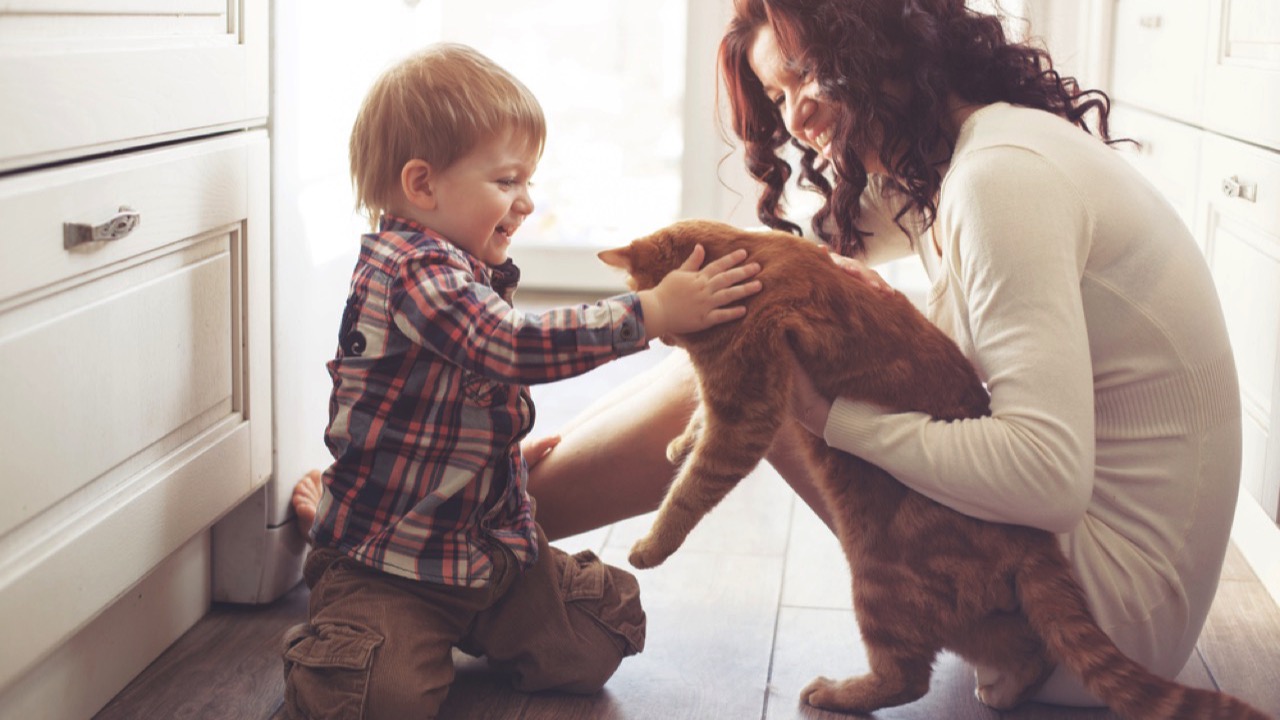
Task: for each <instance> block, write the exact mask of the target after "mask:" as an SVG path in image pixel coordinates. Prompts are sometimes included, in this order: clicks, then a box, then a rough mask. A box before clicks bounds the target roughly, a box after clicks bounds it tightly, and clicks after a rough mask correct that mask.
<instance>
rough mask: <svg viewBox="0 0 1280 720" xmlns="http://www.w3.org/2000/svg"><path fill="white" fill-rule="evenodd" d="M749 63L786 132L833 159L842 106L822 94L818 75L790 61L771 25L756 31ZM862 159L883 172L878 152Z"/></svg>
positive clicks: (865, 164) (866, 165) (870, 168)
mask: <svg viewBox="0 0 1280 720" xmlns="http://www.w3.org/2000/svg"><path fill="white" fill-rule="evenodd" d="M748 62H749V63H750V64H751V70H752V71H753V72H755V74H756V77H757V78H758V79H759V80H760V84H761V85H763V86H764V91H765V94H766V95H768V96H769V99H770V100H772V101H773V103H774V104H775V105H777V106H778V109H779V111H780V112H781V113H782V121H783V122H784V123H785V124H786V126H787V132H789V133H791V136H792V137H794V138H795V139H796V140H799V141H800V142H802V143H804V144H805V145H807V146H809V147H811V148H813V149H814V150H815V151H816V152H817V153H818V154H819V155H820V156H822V157H823V158H826V159H827V160H830V159H831V133H832V130H833V129H834V127H835V119H836V117H838V115H839V113H840V112H841V109H840V108H839V107H837V106H836V105H834V104H832V103H831V101H830V100H828V99H827V98H826V97H824V96H823V95H822V94H821V92H820V91H819V89H818V83H817V80H816V78H814V77H812V76H805V75H802V74H801V73H800V72H799V71H797V70H796V69H795V68H794V67H792V66H790V65H789V64H788V62H787V58H786V57H784V56H783V54H782V51H781V49H780V48H779V47H778V39H777V36H776V35H775V34H774V31H773V28H772V27H770V26H769V25H768V24H765V25H762V26H760V29H759V30H758V31H757V32H756V38H755V42H754V43H752V45H751V55H750V57H749V58H748ZM861 160H862V164H863V167H864V168H865V169H866V171H867V172H868V173H873V172H884V168H883V166H882V165H881V164H880V159H879V158H878V157H877V156H876V154H875V153H862V157H861Z"/></svg>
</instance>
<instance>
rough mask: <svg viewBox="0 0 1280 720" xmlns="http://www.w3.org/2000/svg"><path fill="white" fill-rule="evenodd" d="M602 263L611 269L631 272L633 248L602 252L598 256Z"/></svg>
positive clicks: (628, 246) (626, 247)
mask: <svg viewBox="0 0 1280 720" xmlns="http://www.w3.org/2000/svg"><path fill="white" fill-rule="evenodd" d="M596 257H598V258H600V260H601V262H603V263H604V264H605V265H608V266H610V267H616V268H621V269H623V270H626V271H627V272H631V246H630V245H627V246H624V247H620V248H613V249H611V250H602V251H601V252H599V253H597V254H596Z"/></svg>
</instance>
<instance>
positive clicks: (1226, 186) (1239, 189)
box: [1222, 175, 1258, 202]
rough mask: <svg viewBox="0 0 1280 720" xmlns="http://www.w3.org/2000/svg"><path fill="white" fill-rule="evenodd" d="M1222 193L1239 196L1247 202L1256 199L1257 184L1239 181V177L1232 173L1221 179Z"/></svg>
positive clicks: (1234, 196)
mask: <svg viewBox="0 0 1280 720" xmlns="http://www.w3.org/2000/svg"><path fill="white" fill-rule="evenodd" d="M1222 194H1223V195H1226V196H1227V197H1233V198H1240V199H1241V200H1248V201H1249V202H1257V201H1258V185H1257V184H1256V183H1251V182H1240V178H1239V177H1237V176H1235V175H1232V176H1231V177H1229V178H1225V179H1224V180H1223V181H1222Z"/></svg>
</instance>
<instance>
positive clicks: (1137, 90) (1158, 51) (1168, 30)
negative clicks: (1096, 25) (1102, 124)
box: [1111, 0, 1209, 123]
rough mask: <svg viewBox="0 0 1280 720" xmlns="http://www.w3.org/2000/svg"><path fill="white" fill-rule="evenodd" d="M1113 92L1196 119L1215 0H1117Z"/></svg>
mask: <svg viewBox="0 0 1280 720" xmlns="http://www.w3.org/2000/svg"><path fill="white" fill-rule="evenodd" d="M1115 8H1116V9H1115V13H1116V14H1115V26H1114V28H1115V42H1114V45H1113V47H1114V48H1115V50H1114V54H1113V56H1112V58H1111V62H1112V78H1111V83H1112V85H1111V89H1112V93H1111V94H1112V96H1113V97H1114V98H1115V99H1116V100H1117V101H1123V102H1127V103H1131V104H1133V105H1136V106H1138V107H1142V108H1145V109H1147V110H1151V111H1153V112H1158V113H1161V114H1163V115H1168V116H1170V117H1174V118H1177V119H1179V120H1184V121H1187V122H1191V123H1195V122H1197V121H1198V119H1199V117H1200V99H1201V96H1202V88H1203V79H1204V48H1205V36H1204V28H1205V24H1206V22H1207V21H1208V15H1209V0H1117V2H1116V6H1115Z"/></svg>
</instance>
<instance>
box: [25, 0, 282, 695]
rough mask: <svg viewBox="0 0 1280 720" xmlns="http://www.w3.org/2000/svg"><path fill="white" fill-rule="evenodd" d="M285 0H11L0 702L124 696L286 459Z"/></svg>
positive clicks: (203, 594) (178, 625)
mask: <svg viewBox="0 0 1280 720" xmlns="http://www.w3.org/2000/svg"><path fill="white" fill-rule="evenodd" d="M267 10H268V3H267V2H266V1H265V0H168V1H166V2H160V1H159V0H105V1H104V0H97V1H91V0H56V1H55V2H50V1H49V0H41V1H37V0H15V1H14V2H7V3H4V4H3V7H2V8H0V97H4V98H5V102H3V103H0V128H3V132H0V217H3V218H4V223H3V224H2V226H0V257H4V258H5V260H4V262H3V263H0V368H3V369H4V371H5V374H6V377H8V378H9V380H8V381H7V382H6V383H4V384H3V385H0V407H4V408H5V415H4V420H3V423H4V425H3V429H2V431H0V457H3V458H4V459H5V461H4V464H3V468H2V469H0V489H3V492H4V495H5V497H6V502H5V503H3V504H0V618H3V619H2V620H0V623H2V625H0V636H2V637H3V638H4V642H3V645H4V651H3V652H2V653H0V717H20V716H21V717H27V716H30V712H29V709H30V708H39V709H40V713H41V714H42V715H47V716H51V717H86V716H88V715H91V714H92V713H93V712H95V711H96V710H97V708H98V707H100V706H101V705H102V704H104V703H105V702H106V701H107V700H109V699H110V698H111V696H112V695H114V694H115V692H116V691H118V690H119V689H120V688H121V687H123V685H124V683H126V682H127V681H128V680H129V679H130V678H131V677H132V676H133V675H135V674H136V673H137V672H139V671H141V669H142V668H143V667H145V666H146V664H147V663H149V662H150V661H151V659H153V658H154V657H155V655H156V654H158V653H159V652H160V651H161V650H163V649H164V647H165V646H167V645H168V644H169V643H170V642H172V641H173V640H174V639H176V638H177V637H178V636H179V635H180V634H181V633H182V632H184V631H185V630H186V629H187V627H189V626H190V624H191V623H192V622H194V621H195V620H196V619H198V618H199V617H200V615H201V614H202V613H203V611H204V610H205V609H206V608H207V607H208V603H209V597H210V591H209V587H208V582H209V581H208V578H209V577H210V568H211V561H210V546H211V542H210V539H209V528H210V526H211V525H212V524H213V523H214V522H215V521H217V520H218V519H219V518H220V517H222V516H223V515H224V514H226V513H227V512H229V511H230V510H231V509H232V508H234V507H235V506H236V505H237V504H239V503H240V502H241V501H242V500H244V498H246V497H247V496H249V495H250V494H251V493H252V492H254V490H255V489H256V488H258V487H260V486H261V485H262V484H263V483H265V482H266V481H267V480H268V479H269V478H270V477H271V473H272V442H273V437H272V402H271V304H270V303H271V275H270V271H271V235H270V222H271V221H270V171H271V166H270V143H269V140H268V135H267V131H266V128H265V125H266V117H267V113H268V94H267V78H268V62H267V39H268V34H267V33H268V27H267V17H268V15H267ZM14 98H19V99H20V101H16V102H15V101H13V99H14ZM82 240H85V241H83V242H82ZM153 573H155V575H154V576H153ZM193 577H195V578H204V580H203V582H202V583H200V584H199V586H198V590H199V592H174V591H173V589H172V588H170V587H169V583H168V582H165V581H164V580H163V578H170V579H172V578H193ZM156 598H164V601H163V602H160V601H158V600H157V599H156ZM174 603H181V606H176V605H174ZM140 608H150V609H151V611H152V612H150V613H149V612H144V611H142V610H140ZM155 611H160V612H163V613H165V615H166V619H165V620H164V621H163V622H157V620H158V618H156V617H155V616H154V614H153V613H154V612H155ZM86 667H92V668H99V667H100V668H104V669H103V670H102V671H100V672H92V673H87V674H86V673H85V672H84V669H85V668H86ZM107 668H109V670H108V669H107ZM77 675H80V676H83V678H84V681H83V682H77V683H69V684H62V685H59V684H56V683H51V682H49V678H50V677H63V676H67V677H74V676H77Z"/></svg>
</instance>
